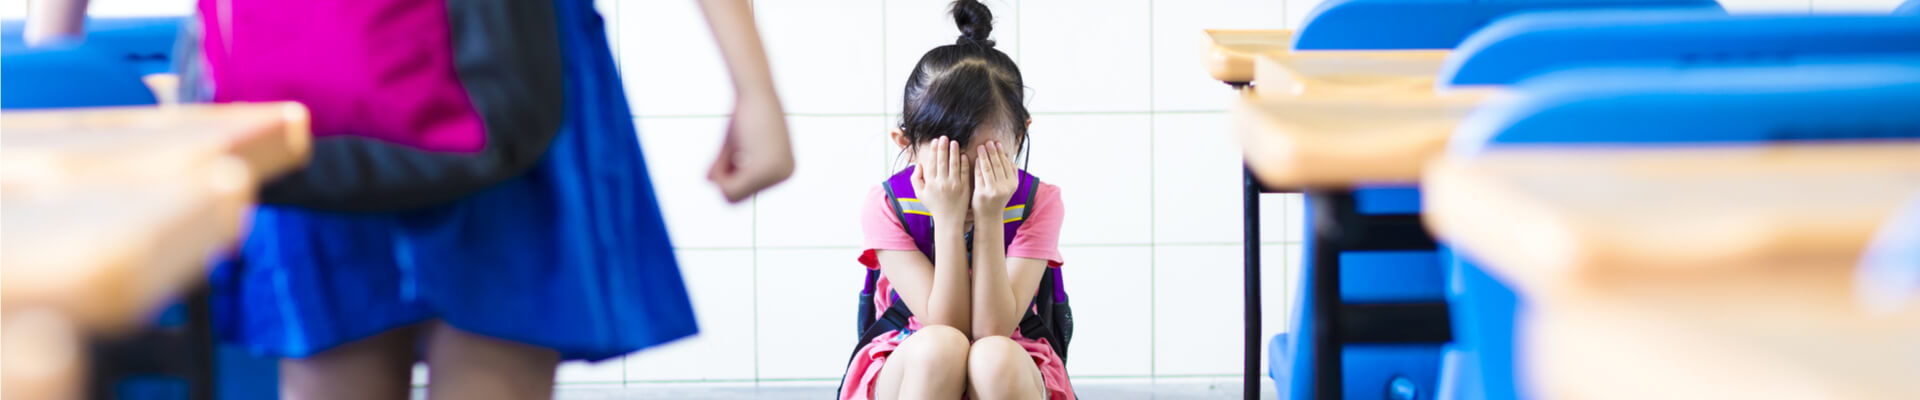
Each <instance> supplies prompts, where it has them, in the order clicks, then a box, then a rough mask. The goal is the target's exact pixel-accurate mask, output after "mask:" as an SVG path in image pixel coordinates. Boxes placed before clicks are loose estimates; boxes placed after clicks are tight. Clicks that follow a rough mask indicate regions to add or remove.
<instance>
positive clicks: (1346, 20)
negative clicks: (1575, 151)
mask: <svg viewBox="0 0 1920 400" xmlns="http://www.w3.org/2000/svg"><path fill="white" fill-rule="evenodd" d="M1623 8H1625V9H1648V8H1673V9H1693V10H1700V11H1705V12H1716V13H1718V12H1723V11H1722V10H1721V8H1720V3H1718V2H1715V1H1713V0H1492V1H1486V0H1330V1H1326V2H1322V3H1320V5H1318V6H1315V7H1314V8H1313V12H1312V13H1309V14H1307V24H1306V26H1304V27H1302V28H1301V29H1300V32H1299V33H1297V34H1295V36H1294V41H1293V49H1294V50H1401V49H1451V48H1454V47H1455V46H1456V45H1458V44H1460V40H1462V39H1465V38H1466V37H1467V35H1469V34H1472V33H1473V32H1474V31H1478V30H1480V28H1481V27H1484V26H1486V25H1487V23H1488V22H1492V21H1494V20H1496V19H1499V18H1500V17H1503V16H1506V15H1510V14H1515V13H1520V12H1531V11H1542V10H1604V9H1623Z"/></svg>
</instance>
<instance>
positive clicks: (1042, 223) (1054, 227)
mask: <svg viewBox="0 0 1920 400" xmlns="http://www.w3.org/2000/svg"><path fill="white" fill-rule="evenodd" d="M1036 190H1038V191H1037V192H1035V193H1034V194H1033V204H1032V205H1031V207H1033V213H1032V214H1029V215H1027V220H1026V221H1025V222H1023V223H1022V224H1021V225H1020V230H1019V231H1018V232H1016V233H1014V235H1013V244H1009V245H1007V258H1016V257H1017V258H1034V259H1041V260H1047V266H1049V267H1059V266H1060V265H1061V264H1063V263H1064V261H1063V260H1061V259H1060V223H1061V221H1063V220H1065V219H1066V210H1065V209H1064V206H1062V205H1061V204H1060V187H1058V186H1054V185H1050V184H1047V183H1046V182H1040V186H1039V188H1038V189H1036ZM887 203H888V202H887V192H886V189H883V188H881V187H879V186H874V187H873V190H871V191H868V192H867V201H866V202H865V205H862V206H861V209H860V228H861V230H862V231H864V232H866V237H867V240H866V247H867V249H866V251H864V252H861V254H860V264H861V265H865V266H867V268H870V269H879V268H880V259H879V258H878V257H877V256H875V254H874V253H875V252H876V251H879V250H906V251H920V248H919V247H917V246H914V244H913V236H912V235H909V234H907V228H905V227H902V226H901V225H900V218H898V217H896V216H895V215H894V214H893V205H891V204H887Z"/></svg>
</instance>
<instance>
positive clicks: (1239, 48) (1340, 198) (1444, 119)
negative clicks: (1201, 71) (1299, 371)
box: [1206, 30, 1491, 399]
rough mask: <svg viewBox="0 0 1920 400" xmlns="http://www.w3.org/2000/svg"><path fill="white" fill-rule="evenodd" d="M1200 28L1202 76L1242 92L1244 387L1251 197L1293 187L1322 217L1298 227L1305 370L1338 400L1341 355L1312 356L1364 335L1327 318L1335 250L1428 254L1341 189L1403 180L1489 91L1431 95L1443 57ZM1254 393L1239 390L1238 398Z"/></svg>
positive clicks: (1253, 304)
mask: <svg viewBox="0 0 1920 400" xmlns="http://www.w3.org/2000/svg"><path fill="white" fill-rule="evenodd" d="M1207 33H1208V40H1209V44H1208V46H1207V48H1208V49H1209V50H1208V54H1207V57H1206V62H1207V65H1208V70H1209V72H1210V73H1211V74H1212V76H1213V77H1214V78H1215V79H1219V80H1221V81H1223V82H1225V83H1227V84H1229V85H1232V86H1234V87H1236V88H1240V89H1242V92H1243V96H1241V98H1240V100H1239V101H1238V105H1237V106H1236V111H1235V112H1234V114H1235V115H1234V118H1236V119H1237V121H1236V124H1235V126H1236V128H1235V129H1236V130H1237V131H1238V132H1239V133H1240V138H1241V143H1242V145H1243V146H1242V147H1243V149H1244V156H1245V162H1246V165H1247V173H1246V176H1245V177H1244V178H1243V179H1244V182H1245V183H1244V192H1245V194H1244V202H1245V205H1246V210H1245V215H1246V220H1245V221H1243V222H1244V223H1245V229H1246V238H1245V240H1246V243H1247V245H1246V246H1245V247H1246V253H1247V255H1246V263H1247V265H1246V271H1245V277H1244V279H1245V280H1246V282H1247V284H1246V286H1247V287H1246V299H1245V300H1246V304H1245V307H1246V314H1247V316H1246V321H1245V324H1246V325H1245V329H1246V339H1245V340H1246V348H1245V350H1246V354H1245V355H1244V357H1245V361H1246V363H1247V365H1246V366H1245V374H1246V381H1245V384H1246V387H1248V388H1254V387H1258V383H1259V380H1260V378H1259V376H1258V371H1259V368H1260V365H1259V360H1260V358H1261V353H1260V352H1259V349H1260V347H1261V345H1262V344H1264V343H1266V340H1265V338H1263V337H1261V336H1260V324H1259V318H1260V314H1261V310H1260V291H1261V290H1260V287H1259V285H1258V282H1259V279H1260V278H1259V276H1260V271H1259V267H1258V265H1259V257H1260V256H1259V251H1258V248H1259V246H1258V243H1259V232H1258V229H1259V227H1258V218H1259V212H1258V201H1259V193H1262V192H1271V191H1275V190H1287V191H1299V192H1304V193H1305V195H1306V200H1307V202H1308V203H1309V204H1310V206H1311V207H1313V209H1315V210H1316V213H1324V214H1326V215H1329V216H1332V218H1321V219H1319V220H1317V221H1316V226H1314V227H1309V228H1308V231H1309V232H1311V234H1312V235H1314V236H1313V238H1314V242H1315V243H1318V244H1319V245H1318V246H1316V247H1315V248H1314V249H1315V255H1314V256H1313V257H1312V258H1310V259H1311V260H1312V261H1313V265H1311V266H1309V267H1308V268H1309V269H1310V270H1311V271H1314V272H1313V273H1310V274H1309V282H1306V283H1304V284H1305V285H1309V286H1311V287H1312V288H1313V289H1312V291H1313V299H1314V300H1312V310H1314V311H1312V313H1313V317H1312V318H1313V321H1312V322H1309V324H1311V326H1314V327H1316V331H1317V332H1321V333H1322V334H1316V335H1313V339H1312V342H1313V344H1312V346H1311V347H1313V348H1314V349H1317V350H1314V353H1313V354H1314V356H1312V357H1311V358H1312V359H1313V360H1312V361H1311V362H1312V363H1313V365H1314V366H1313V369H1314V370H1315V371H1322V372H1319V373H1316V375H1315V381H1316V382H1315V383H1314V384H1313V385H1314V389H1313V390H1314V392H1315V393H1317V394H1316V396H1322V397H1330V398H1339V397H1342V395H1341V394H1340V393H1341V390H1342V389H1341V387H1342V385H1343V383H1342V381H1341V380H1342V376H1343V374H1344V372H1342V371H1344V369H1343V367H1342V363H1343V361H1342V358H1343V357H1340V356H1333V357H1328V356H1324V355H1328V354H1342V350H1340V349H1341V347H1340V346H1341V343H1345V341H1346V340H1349V339H1351V338H1352V337H1357V336H1350V335H1352V334H1361V335H1364V334H1367V333H1366V332H1359V331H1356V332H1343V331H1341V330H1340V329H1338V328H1336V327H1334V326H1335V325H1336V323H1335V322H1334V321H1335V318H1342V317H1339V316H1338V315H1336V314H1341V313H1344V312H1346V311H1342V310H1343V308H1342V307H1340V305H1341V304H1342V302H1341V300H1340V299H1341V297H1340V289H1339V287H1340V274H1339V270H1340V269H1341V267H1340V262H1339V259H1340V257H1339V256H1338V254H1339V253H1340V252H1342V251H1392V250H1412V251H1422V250H1424V251H1431V250H1433V248H1434V247H1435V244H1434V242H1433V240H1432V238H1431V237H1429V236H1428V235H1427V234H1426V232H1424V228H1423V227H1421V226H1420V224H1419V219H1418V217H1417V216H1414V215H1408V214H1378V215H1361V214H1360V213H1359V211H1358V202H1357V198H1356V197H1355V196H1354V193H1353V192H1352V189H1354V187H1355V186H1357V185H1359V184H1360V183H1363V182H1364V183H1370V184H1371V183H1394V182H1411V181H1413V180H1414V178H1417V177H1418V176H1419V168H1418V167H1419V166H1420V165H1423V164H1424V161H1425V160H1426V158H1427V157H1428V156H1429V155H1431V154H1438V153H1439V152H1440V150H1441V148H1442V147H1444V143H1445V141H1446V136H1447V134H1448V133H1451V131H1452V125H1453V123H1454V122H1455V121H1456V120H1458V119H1459V118H1460V117H1461V116H1462V115H1464V114H1465V113H1466V111H1467V110H1468V109H1470V108H1471V107H1472V106H1473V105H1475V104H1478V103H1479V101H1482V100H1484V99H1486V98H1487V97H1488V96H1489V93H1491V92H1486V91H1479V90H1474V91H1464V90H1463V91H1450V92H1447V93H1440V92H1438V91H1436V90H1435V85H1434V82H1435V81H1436V76H1437V75H1438V73H1439V71H1440V69H1441V66H1442V65H1443V61H1444V60H1445V58H1446V55H1447V51H1444V50H1367V51H1338V50H1315V51H1303V52H1294V51H1291V50H1290V48H1291V46H1292V43H1291V39H1292V35H1293V32H1291V31H1284V30H1268V31H1233V30H1209V31H1207ZM1249 72H1251V74H1249ZM1383 109H1384V110H1383ZM1267 132H1278V133H1277V134H1267ZM1341 232H1351V233H1346V234H1342V233H1341ZM1358 232H1368V233H1366V234H1360V233H1358ZM1393 306H1407V307H1406V308H1405V309H1408V310H1412V309H1416V308H1417V309H1418V310H1414V311H1417V312H1414V313H1413V314H1412V315H1418V318H1424V319H1423V320H1422V321H1424V322H1426V324H1425V326H1427V327H1435V326H1437V327H1444V326H1446V325H1445V321H1444V318H1445V314H1444V312H1441V313H1434V312H1431V311H1433V310H1432V309H1431V307H1430V306H1431V305H1430V304H1394V305H1393ZM1399 309H1400V308H1396V310H1399ZM1355 312H1358V311H1355ZM1350 317H1353V316H1350ZM1434 317H1437V318H1440V319H1442V320H1432V318H1434ZM1442 330H1444V329H1442ZM1415 331H1417V332H1415ZM1401 333H1404V334H1405V335H1404V336H1406V337H1408V338H1414V339H1409V342H1423V343H1424V342H1430V341H1432V340H1434V339H1436V338H1439V337H1444V336H1445V335H1446V332H1436V331H1432V330H1421V329H1415V330H1409V331H1407V332H1401ZM1295 334H1299V333H1298V332H1296V333H1295ZM1328 371H1331V372H1328ZM1282 384H1285V383H1284V382H1283V383H1282ZM1281 390H1282V391H1283V392H1285V391H1287V390H1288V389H1287V388H1285V387H1282V388H1281ZM1256 393H1257V391H1255V390H1251V389H1250V390H1248V391H1247V398H1249V399H1252V398H1256V396H1255V394H1256Z"/></svg>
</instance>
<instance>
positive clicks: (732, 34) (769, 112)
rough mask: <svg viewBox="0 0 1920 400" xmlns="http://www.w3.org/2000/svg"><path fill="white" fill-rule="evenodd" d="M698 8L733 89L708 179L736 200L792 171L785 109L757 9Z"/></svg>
mask: <svg viewBox="0 0 1920 400" xmlns="http://www.w3.org/2000/svg"><path fill="white" fill-rule="evenodd" d="M700 9H701V10H702V11H704V12H705V14H706V16H707V26H708V27H710V28H711V29H712V30H713V39H714V41H716V42H719V44H720V56H721V58H723V59H726V61H727V71H728V72H731V73H732V76H733V90H734V103H733V118H732V120H731V121H729V125H728V127H727V137H726V138H725V139H722V140H723V141H722V142H721V145H720V155H719V156H718V157H717V158H715V159H714V161H713V168H712V169H710V170H708V172H707V179H708V180H711V181H713V183H714V184H716V185H719V186H720V192H721V194H724V195H726V197H727V201H732V202H738V201H740V200H745V199H746V198H747V196H752V195H753V194H754V193H756V192H759V191H760V190H761V189H766V188H767V187H770V186H773V185H774V184H776V183H780V181H784V180H786V179H787V176H789V175H792V174H793V148H792V146H791V145H790V144H789V143H788V141H787V119H786V112H785V111H784V110H782V109H781V107H780V98H779V95H777V94H775V93H774V90H773V74H772V73H771V72H769V71H768V68H767V53H766V51H765V50H764V48H763V47H762V46H761V45H760V31H759V29H758V28H756V27H754V23H753V9H752V8H751V7H749V6H748V5H747V2H746V1H745V0H701V1H700Z"/></svg>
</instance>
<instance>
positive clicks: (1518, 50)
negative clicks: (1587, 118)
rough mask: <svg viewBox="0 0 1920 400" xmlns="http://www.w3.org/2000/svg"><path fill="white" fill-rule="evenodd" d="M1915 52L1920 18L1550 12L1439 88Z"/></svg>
mask: <svg viewBox="0 0 1920 400" xmlns="http://www.w3.org/2000/svg"><path fill="white" fill-rule="evenodd" d="M1915 52H1920V18H1916V17H1891V16H1873V15H1818V16H1806V15H1799V16H1793V15H1732V16H1730V15H1724V14H1722V13H1717V12H1689V11H1672V10H1666V11H1657V10H1632V11H1592V12H1542V13H1530V14H1526V15H1517V16H1513V17H1509V18H1504V19H1501V20H1500V21H1497V22H1494V23H1493V24H1492V25H1489V26H1487V28H1486V29H1482V30H1480V31H1479V32H1476V33H1474V34H1473V36H1471V37H1468V38H1467V39H1466V41H1465V42H1462V43H1461V44H1460V47H1459V49H1457V50H1456V51H1454V52H1453V53H1452V54H1450V55H1448V57H1447V61H1446V64H1444V65H1443V66H1442V67H1441V71H1440V76H1439V79H1438V82H1440V84H1441V85H1510V84H1513V83H1516V82H1519V81H1521V80H1524V79H1526V78H1528V77H1532V76H1535V75H1539V74H1542V73H1547V72H1551V71H1554V70H1559V69H1566V68H1576V67H1591V66H1605V65H1621V64H1633V65H1636V66H1639V65H1667V66H1671V67H1674V68H1702V67H1715V66H1747V65H1791V64H1796V63H1802V62H1804V61H1803V59H1806V58H1809V57H1833V56H1848V55H1885V54H1899V53H1915Z"/></svg>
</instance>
